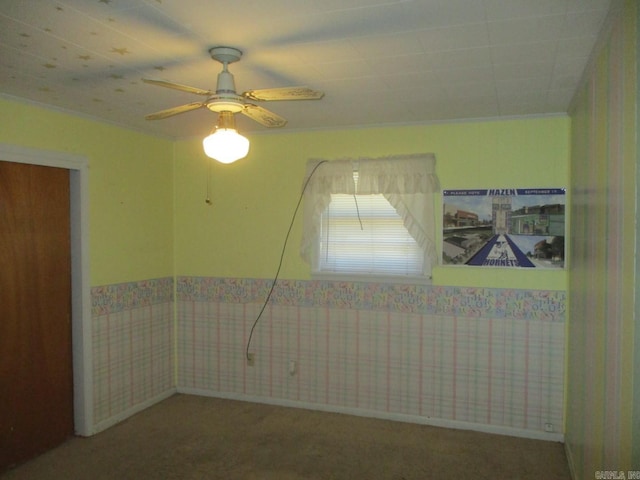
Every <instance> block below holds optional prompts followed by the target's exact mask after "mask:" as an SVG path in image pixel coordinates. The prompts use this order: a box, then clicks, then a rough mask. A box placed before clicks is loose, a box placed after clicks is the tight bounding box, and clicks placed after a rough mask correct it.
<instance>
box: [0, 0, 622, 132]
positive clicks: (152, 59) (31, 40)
mask: <svg viewBox="0 0 640 480" xmlns="http://www.w3.org/2000/svg"><path fill="white" fill-rule="evenodd" d="M609 4H610V0H413V1H412V0H227V1H215V0H58V1H55V0H0V7H1V8H0V92H2V93H4V94H6V95H10V96H12V97H20V98H24V99H28V100H31V101H36V102H40V103H43V104H47V105H52V106H55V107H61V108H64V109H67V110H69V111H73V112H77V113H81V114H87V115H91V116H93V117H97V118H101V119H105V120H108V121H111V122H115V123H118V124H120V125H123V126H127V127H129V128H133V129H136V130H142V131H146V132H149V133H152V134H157V135H163V136H169V137H173V138H184V137H189V136H199V135H206V134H207V133H208V132H209V130H210V129H211V127H212V126H213V124H214V123H215V121H216V118H217V117H216V114H214V113H212V112H209V111H208V110H206V109H199V110H196V111H192V112H188V113H184V114H180V115H177V116H174V117H171V118H169V119H164V120H156V121H147V120H145V119H144V116H145V115H146V114H148V113H152V112H155V111H158V110H163V109H166V108H170V107H174V106H178V105H181V104H185V103H190V102H194V101H202V100H203V98H202V97H198V96H196V95H193V94H189V93H186V92H181V91H177V90H172V89H168V88H162V87H158V86H154V85H149V84H145V83H143V82H142V81H141V78H143V77H146V78H155V79H163V80H168V81H171V82H176V83H181V84H185V85H190V86H194V87H199V88H203V89H214V90H215V84H216V76H217V74H218V72H219V71H220V69H221V65H220V64H219V63H217V62H215V61H213V60H212V59H211V58H210V56H209V53H208V50H209V49H210V48H211V47H214V46H218V45H229V46H233V47H236V48H239V49H240V50H242V51H243V52H244V54H243V57H242V59H241V60H240V62H238V63H234V64H232V65H230V67H229V69H230V71H231V72H232V73H233V74H234V76H235V79H236V86H237V90H238V93H240V92H242V91H245V90H249V89H260V88H271V87H285V86H297V85H306V86H309V87H311V88H313V89H317V90H322V91H324V92H325V97H324V98H323V99H322V100H317V101H283V102H269V103H261V106H264V107H266V108H268V109H270V110H272V111H273V112H275V113H277V114H278V115H281V116H284V117H285V118H287V119H288V121H289V123H288V125H287V126H286V127H284V128H285V129H288V130H306V129H316V128H339V127H352V126H366V125H376V124H384V125H388V124H409V123H422V122H424V123H426V122H434V121H442V120H452V119H469V118H492V117H508V116H521V115H539V114H551V113H562V112H566V110H567V107H568V105H569V102H570V100H571V98H572V96H573V94H574V92H575V89H576V86H577V84H578V82H579V80H580V78H581V76H582V72H583V70H584V68H585V65H586V64H587V62H588V60H589V55H590V52H591V50H592V48H593V46H594V43H595V41H596V38H597V35H598V33H599V31H600V29H601V27H602V25H603V22H604V20H605V18H606V15H607V11H608V8H609ZM238 128H239V129H240V130H241V131H244V132H251V131H254V132H260V131H265V130H266V128H265V127H263V126H262V125H260V124H258V123H256V122H253V121H251V120H250V119H248V118H245V117H243V116H239V118H238Z"/></svg>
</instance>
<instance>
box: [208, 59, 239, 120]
mask: <svg viewBox="0 0 640 480" xmlns="http://www.w3.org/2000/svg"><path fill="white" fill-rule="evenodd" d="M207 108H208V109H209V110H211V111H214V112H233V113H237V112H240V111H242V110H243V109H244V99H243V98H242V97H241V96H240V95H238V94H236V82H235V80H234V79H233V75H232V74H231V73H230V72H229V71H228V70H227V65H226V63H225V65H224V70H222V71H221V72H220V73H219V74H218V83H217V87H216V94H215V95H213V96H212V97H210V98H209V99H208V100H207Z"/></svg>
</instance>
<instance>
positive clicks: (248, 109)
mask: <svg viewBox="0 0 640 480" xmlns="http://www.w3.org/2000/svg"><path fill="white" fill-rule="evenodd" d="M242 113H243V114H244V115H246V116H247V117H249V118H251V119H252V120H255V121H256V122H258V123H261V124H262V125H264V126H265V127H269V128H278V127H284V126H285V125H286V124H287V120H286V119H285V118H282V117H281V116H280V115H276V114H275V113H273V112H270V111H269V110H267V109H266V108H262V107H259V106H258V105H252V104H251V103H247V104H246V105H245V106H244V109H242Z"/></svg>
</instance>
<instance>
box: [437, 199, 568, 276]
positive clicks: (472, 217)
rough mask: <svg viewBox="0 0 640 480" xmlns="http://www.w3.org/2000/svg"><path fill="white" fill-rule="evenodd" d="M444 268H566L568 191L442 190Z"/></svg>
mask: <svg viewBox="0 0 640 480" xmlns="http://www.w3.org/2000/svg"><path fill="white" fill-rule="evenodd" d="M442 204H443V225H442V226H443V230H442V231H443V235H442V239H443V245H442V263H443V265H471V266H479V267H509V268H564V254H565V249H564V236H565V235H564V232H565V214H564V212H565V189H564V188H523V189H520V188H507V189H484V190H482V189H480V190H444V191H443V202H442Z"/></svg>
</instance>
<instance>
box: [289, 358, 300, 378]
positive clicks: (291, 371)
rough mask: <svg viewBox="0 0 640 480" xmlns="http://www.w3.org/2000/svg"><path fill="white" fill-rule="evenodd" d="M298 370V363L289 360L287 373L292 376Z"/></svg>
mask: <svg viewBox="0 0 640 480" xmlns="http://www.w3.org/2000/svg"><path fill="white" fill-rule="evenodd" d="M297 371H298V363H297V362H296V361H295V360H289V375H291V376H292V377H293V376H294V375H295V374H296V372H297Z"/></svg>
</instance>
